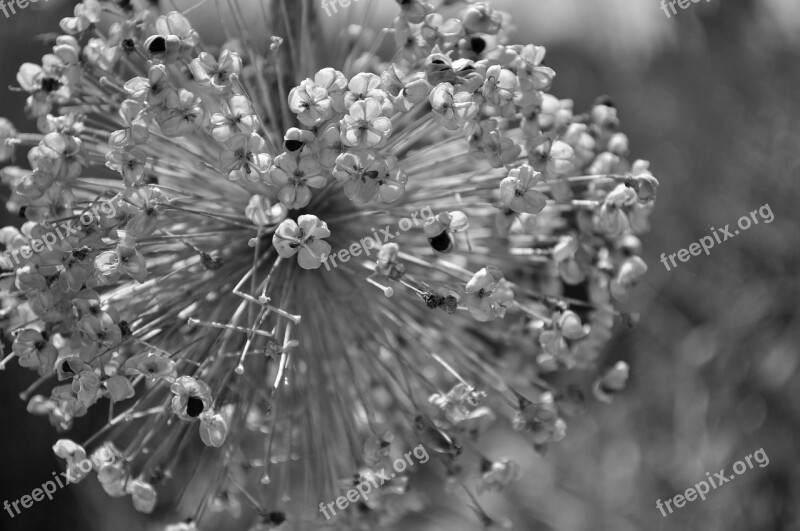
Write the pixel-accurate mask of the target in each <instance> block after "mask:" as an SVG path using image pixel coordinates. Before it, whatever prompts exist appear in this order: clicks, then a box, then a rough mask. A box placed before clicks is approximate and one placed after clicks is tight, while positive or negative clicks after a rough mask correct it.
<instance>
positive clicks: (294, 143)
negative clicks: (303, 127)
mask: <svg viewBox="0 0 800 531" xmlns="http://www.w3.org/2000/svg"><path fill="white" fill-rule="evenodd" d="M283 145H284V146H286V149H287V150H288V151H297V150H298V149H300V148H302V147H303V146H304V145H305V143H303V142H300V141H299V140H287V141H286V142H284V143H283Z"/></svg>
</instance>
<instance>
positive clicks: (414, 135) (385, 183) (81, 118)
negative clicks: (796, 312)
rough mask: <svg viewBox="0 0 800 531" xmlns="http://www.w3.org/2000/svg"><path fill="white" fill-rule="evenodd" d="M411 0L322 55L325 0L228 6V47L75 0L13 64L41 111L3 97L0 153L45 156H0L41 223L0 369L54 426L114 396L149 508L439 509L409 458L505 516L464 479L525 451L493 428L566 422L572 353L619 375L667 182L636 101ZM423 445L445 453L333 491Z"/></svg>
mask: <svg viewBox="0 0 800 531" xmlns="http://www.w3.org/2000/svg"><path fill="white" fill-rule="evenodd" d="M397 3H398V14H397V17H396V19H395V20H394V22H393V23H392V25H391V28H389V29H388V30H387V31H384V32H380V33H379V34H373V37H374V38H373V37H369V38H367V37H366V35H368V34H369V31H370V30H368V29H367V28H366V27H361V26H358V25H356V26H353V27H351V28H350V29H348V31H346V32H344V33H343V34H342V39H344V41H345V42H340V43H338V44H337V45H335V46H328V45H325V44H323V43H322V42H319V39H320V37H319V36H320V35H321V34H322V32H321V31H320V30H319V28H318V25H319V23H320V22H321V19H318V18H317V14H316V13H315V5H314V3H313V2H311V1H310V0H271V1H270V2H264V3H263V8H264V9H263V15H264V16H263V19H261V20H259V21H255V20H245V16H244V15H243V12H242V10H241V9H239V8H240V7H244V5H245V4H248V6H249V4H250V3H249V2H244V1H243V0H240V1H239V2H238V4H239V6H238V7H237V6H234V8H232V9H227V6H230V4H231V3H225V2H219V4H220V11H219V13H220V16H221V17H222V18H223V25H224V27H225V28H226V29H228V30H229V31H232V32H233V33H234V34H233V35H231V39H230V40H228V41H227V42H226V43H224V44H222V45H214V44H213V39H206V38H203V36H201V35H199V34H198V33H197V32H196V31H195V30H194V29H193V27H192V21H191V18H192V13H186V14H182V13H178V12H171V13H156V12H154V11H151V9H152V7H147V8H146V7H143V4H144V2H141V3H140V2H129V3H128V2H121V3H116V2H100V1H99V0H85V1H84V2H82V3H80V4H78V5H77V6H76V8H75V10H74V16H71V17H68V18H66V19H64V20H63V21H62V22H61V25H60V27H61V30H62V31H63V32H64V33H65V34H66V35H62V36H60V37H58V38H57V39H56V40H55V44H54V47H53V53H51V54H48V55H46V56H45V57H43V59H42V64H41V65H36V64H32V63H26V64H23V65H21V67H20V70H19V74H18V76H17V81H18V84H19V88H20V89H21V90H22V91H23V92H25V93H26V94H27V96H26V98H27V99H26V101H25V108H26V111H27V112H28V113H29V115H30V116H31V117H32V118H34V119H35V120H36V123H35V128H36V129H37V130H38V131H37V132H32V133H20V132H18V130H17V128H16V127H15V125H12V124H11V123H10V122H8V121H7V120H5V119H2V118H0V162H5V161H8V160H12V161H13V162H14V163H16V162H15V161H16V160H17V159H18V158H22V157H23V151H24V149H27V160H28V162H29V163H30V167H31V168H30V169H24V168H21V167H17V166H8V167H5V168H3V169H2V170H0V177H2V180H3V182H4V183H6V184H7V185H8V186H9V187H10V188H11V190H12V194H11V196H10V197H9V198H8V201H7V207H8V208H9V209H10V210H11V211H13V212H14V213H19V214H20V215H21V216H23V217H24V219H25V222H24V224H23V226H22V227H21V228H20V229H17V228H13V227H6V228H4V229H1V230H0V243H2V245H3V249H4V251H6V252H5V254H4V255H3V260H2V264H1V265H2V267H3V271H4V274H3V275H2V277H3V280H2V289H3V291H2V304H3V312H2V316H3V317H2V319H3V322H2V327H3V329H4V330H5V331H6V332H7V333H8V334H10V336H9V337H10V338H11V340H12V348H11V352H10V353H8V354H7V355H6V357H5V358H4V359H3V360H2V362H0V368H2V367H3V366H5V365H6V364H8V363H11V362H14V363H19V364H20V365H21V366H23V367H26V368H29V369H31V370H32V371H34V372H36V373H37V377H38V380H36V382H35V384H33V385H32V386H31V388H30V389H29V390H28V391H27V392H26V393H25V394H24V396H25V397H26V398H30V402H29V404H28V410H29V411H30V412H31V413H33V414H36V415H44V416H47V417H49V419H50V421H51V423H52V424H53V425H54V426H56V427H57V428H58V429H59V430H68V429H70V428H71V427H72V426H73V425H74V424H75V423H76V422H81V417H83V416H85V415H87V413H88V412H89V411H90V410H91V411H99V414H100V415H104V414H105V410H106V409H110V411H111V412H112V415H111V416H110V418H109V421H108V424H107V425H106V426H105V427H104V428H103V429H102V430H101V431H100V433H98V434H97V436H96V437H92V438H91V439H90V441H89V442H87V443H86V444H87V450H90V451H91V448H89V445H95V444H97V445H102V444H113V443H114V442H116V443H117V446H118V447H119V448H124V450H120V451H119V452H118V454H119V459H118V460H117V461H115V462H114V463H106V464H103V465H102V466H101V467H99V469H98V470H97V477H98V480H99V481H100V483H101V485H102V487H103V489H104V490H105V491H106V492H107V493H108V494H109V495H110V496H130V498H131V501H132V504H133V506H134V507H135V508H136V509H138V510H139V511H141V512H144V513H151V512H155V513H156V514H162V513H163V511H161V510H160V509H159V510H158V511H156V508H157V507H159V504H165V503H166V502H165V501H164V500H168V499H175V500H179V501H177V502H176V503H175V506H174V507H172V510H173V513H172V514H173V516H174V519H173V520H172V521H171V525H170V526H169V527H167V529H173V530H179V529H183V530H191V529H201V528H205V529H217V528H220V526H221V525H223V523H222V522H224V521H225V518H226V517H225V516H224V515H218V514H216V513H218V512H221V511H225V512H227V513H229V514H231V515H237V517H238V515H240V514H241V515H245V514H247V515H248V517H250V518H252V521H253V527H252V529H254V530H255V529H285V528H292V529H304V530H305V529H317V528H319V529H330V525H332V524H333V525H337V526H341V529H358V530H367V529H370V530H371V529H377V528H379V527H380V526H383V525H385V524H388V523H391V522H394V521H397V520H399V519H401V518H403V517H404V516H405V515H406V514H408V513H409V512H414V511H420V510H423V509H424V507H425V503H426V500H427V499H428V498H429V497H428V496H426V495H424V493H423V491H422V487H421V485H420V484H419V482H418V481H417V480H416V478H415V477H414V475H415V474H414V473H415V472H416V470H418V469H420V468H421V467H422V466H426V467H430V468H431V470H432V471H435V470H434V469H436V470H438V472H439V473H440V475H441V477H443V478H447V481H443V484H456V485H459V486H463V488H464V489H465V491H466V494H467V496H468V497H469V505H470V507H471V508H472V509H473V511H474V512H475V514H476V516H477V518H478V519H479V521H480V523H481V524H482V525H483V526H484V527H485V528H486V529H510V528H511V524H510V522H508V521H507V520H506V519H500V518H495V517H491V516H489V515H488V514H487V513H486V512H485V511H484V510H483V509H482V508H481V506H480V503H479V502H478V500H477V498H476V497H475V496H474V494H473V491H474V490H479V491H482V490H497V489H500V488H502V487H504V486H506V485H507V484H508V483H510V482H512V481H513V480H515V479H516V478H517V476H518V473H519V467H518V466H517V465H516V464H515V463H513V462H511V461H509V460H507V459H505V458H503V457H502V456H498V455H484V453H483V452H484V451H486V452H491V448H489V450H486V446H485V445H479V444H477V439H479V438H480V437H481V436H482V434H483V433H484V432H485V431H486V430H488V429H490V428H491V426H492V425H494V424H496V423H500V422H502V423H505V424H509V423H510V424H511V425H512V426H513V427H514V428H515V429H516V430H518V431H519V432H520V436H524V437H527V438H528V439H529V440H530V442H531V444H532V445H533V447H534V448H536V449H537V450H539V451H544V450H545V449H546V448H547V446H548V445H549V444H551V443H553V442H556V441H558V440H560V439H561V438H563V437H564V435H565V430H566V420H565V419H564V417H565V416H567V414H568V411H567V409H568V408H564V407H563V406H564V404H563V402H562V401H563V397H564V396H565V392H564V390H563V389H561V388H560V385H561V384H559V383H557V382H559V381H560V380H559V379H558V378H550V377H549V376H551V375H552V373H553V372H557V371H561V370H564V369H571V370H583V371H590V372H593V373H594V376H595V378H594V381H596V382H599V383H596V385H595V387H594V391H595V394H596V395H597V397H598V398H599V399H600V400H604V401H606V400H608V399H609V398H610V395H611V394H612V393H616V392H618V391H620V390H621V389H622V387H623V385H624V381H625V379H626V378H627V365H624V364H623V365H615V366H614V368H612V369H611V370H610V371H601V369H600V368H599V367H598V365H599V364H598V363H597V361H598V357H599V355H600V352H601V349H602V348H603V346H604V345H605V344H606V343H607V342H608V340H609V338H610V337H611V328H612V326H613V325H614V320H615V317H618V316H620V315H621V314H620V311H619V310H617V309H616V308H615V304H616V302H615V301H617V300H624V299H625V298H626V297H627V296H628V294H629V292H630V290H631V289H632V288H633V287H634V285H635V284H636V283H637V282H638V281H639V280H640V279H641V277H642V276H643V275H644V273H645V272H646V269H647V266H646V264H645V263H644V261H642V259H641V258H640V257H639V256H637V255H638V253H639V252H640V250H641V242H640V241H639V239H638V238H637V235H638V234H640V233H641V232H642V231H644V230H645V229H646V227H647V216H648V214H649V212H650V211H651V209H652V207H653V201H654V198H655V195H656V191H657V188H658V181H657V180H656V179H655V177H653V175H652V173H651V172H650V170H649V167H648V164H647V162H645V161H637V162H636V163H635V164H631V162H630V161H629V160H628V158H627V157H628V153H627V151H628V142H627V137H625V136H624V134H622V133H620V132H619V117H618V114H619V115H622V114H624V106H623V107H622V108H621V109H620V111H619V113H618V111H617V109H616V108H615V107H614V106H613V105H611V104H610V102H609V101H606V100H602V101H599V102H598V103H597V104H596V105H595V106H593V107H592V108H591V109H587V110H586V112H585V113H583V114H579V113H577V112H576V113H574V112H573V103H572V102H571V101H570V100H561V99H559V98H557V97H556V96H554V95H553V94H550V93H549V92H547V91H549V90H550V88H551V86H554V84H555V83H556V81H557V79H556V78H555V71H554V70H552V69H550V68H549V67H547V66H544V65H543V64H542V62H543V59H544V57H545V53H546V50H545V49H544V48H543V47H541V46H536V45H534V44H517V43H514V41H513V35H512V34H511V31H510V28H509V27H508V23H507V21H508V20H509V17H508V15H506V14H504V13H501V12H499V11H497V10H495V9H494V8H493V7H492V6H491V4H490V3H489V2H466V1H459V0H448V1H446V2H443V3H440V4H441V5H440V6H439V8H434V7H433V5H432V4H431V3H428V2H425V1H422V0H403V1H400V0H398V2H397ZM232 4H237V2H236V1H234V2H233V3H232ZM121 5H122V6H124V7H120V6H121ZM148 5H149V4H148ZM224 6H225V7H224ZM259 7H262V3H259ZM106 17H108V20H106ZM323 19H324V17H323ZM258 24H260V27H258V29H257V30H255V29H253V28H254V26H257V25H258ZM231 28H235V30H232V29H231ZM362 32H363V33H364V35H365V37H363V38H362V37H361V33H362ZM387 41H388V43H387ZM392 41H393V43H392ZM386 44H389V45H391V44H394V47H395V50H394V52H393V53H389V54H387V55H379V54H377V53H376V50H382V49H386V48H387V46H382V45H386ZM16 125H19V124H16ZM22 160H25V159H24V158H22ZM323 266H324V267H323ZM622 317H625V316H624V315H622ZM604 365H605V364H604ZM591 380H592V378H589V379H588V380H587V381H591ZM34 390H37V392H41V393H42V394H37V395H32V396H31V393H32V392H33V391H34ZM587 391H588V390H587ZM585 394H586V395H587V396H589V395H591V393H589V392H587V393H585ZM412 447H415V448H420V449H425V452H426V453H425V457H426V461H425V462H426V463H427V456H428V453H427V452H431V454H432V455H435V456H437V457H438V459H434V460H431V464H429V465H428V464H426V465H422V464H420V465H419V466H417V467H416V468H414V469H409V470H406V471H405V472H403V473H402V474H400V476H401V477H398V478H395V479H394V481H393V483H392V485H391V486H390V487H388V488H384V489H382V490H379V491H378V492H374V493H373V494H374V496H373V497H372V498H370V499H369V500H365V501H364V503H360V504H358V507H357V508H353V509H351V510H346V511H341V512H339V513H338V514H337V515H336V516H335V518H336V521H335V524H334V522H326V520H325V519H324V518H323V517H322V515H320V514H319V511H318V509H317V507H318V504H319V503H320V502H321V501H327V500H335V499H336V498H337V497H338V496H340V495H342V494H343V493H344V490H343V489H344V488H345V487H343V484H347V485H350V487H348V488H352V484H353V483H352V481H353V478H354V477H358V478H373V479H375V478H377V477H379V474H380V473H381V468H382V467H384V466H386V465H387V463H388V462H390V460H391V459H392V458H394V457H397V456H399V455H402V453H403V452H404V451H405V450H406V449H408V448H412ZM198 448H205V449H204V450H203V452H202V453H200V452H198V451H197V450H198ZM479 448H482V449H483V450H481V449H479ZM54 450H55V452H56V453H57V455H59V456H61V457H63V458H64V459H66V461H67V464H68V466H70V467H73V468H74V466H75V463H76V460H77V459H80V458H83V457H85V455H86V450H84V448H83V446H81V445H78V444H77V443H73V442H72V441H69V440H67V439H62V440H61V441H59V442H58V443H57V444H56V446H55V447H54ZM420 463H422V461H420ZM470 465H474V466H470ZM165 490H167V491H169V490H175V491H179V492H181V493H182V495H181V496H180V497H176V496H161V493H162V492H163V491H165ZM160 500H161V501H160ZM180 521H183V523H177V522H180Z"/></svg>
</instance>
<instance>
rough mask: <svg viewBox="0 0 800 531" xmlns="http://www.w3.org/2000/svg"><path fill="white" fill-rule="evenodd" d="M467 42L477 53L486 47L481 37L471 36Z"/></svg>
mask: <svg viewBox="0 0 800 531" xmlns="http://www.w3.org/2000/svg"><path fill="white" fill-rule="evenodd" d="M469 44H470V46H472V51H473V52H475V53H477V54H479V53H481V52H482V51H483V50H485V49H486V41H485V40H483V38H482V37H472V39H471V40H470V43H469Z"/></svg>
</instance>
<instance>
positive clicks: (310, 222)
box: [272, 214, 331, 269]
mask: <svg viewBox="0 0 800 531" xmlns="http://www.w3.org/2000/svg"><path fill="white" fill-rule="evenodd" d="M330 235H331V231H329V230H328V225H326V224H325V222H324V221H322V220H320V219H319V218H318V217H317V216H313V215H310V214H304V215H302V216H300V217H299V218H297V222H295V221H294V220H291V219H286V220H284V221H282V222H281V224H280V225H279V226H278V230H276V231H275V236H273V238H272V245H274V246H275V249H276V250H277V251H278V254H279V255H281V257H283V258H290V257H292V256H294V255H295V254H297V263H298V264H299V265H300V267H302V268H303V269H317V268H318V267H319V266H320V265H321V264H322V262H323V261H324V260H325V257H327V256H328V254H330V252H331V246H330V244H329V243H328V242H326V241H323V238H327V237H328V236H330Z"/></svg>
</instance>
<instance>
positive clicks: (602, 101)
mask: <svg viewBox="0 0 800 531" xmlns="http://www.w3.org/2000/svg"><path fill="white" fill-rule="evenodd" d="M594 104H595V105H605V106H606V107H613V106H614V101H613V100H612V99H611V98H610V97H609V96H607V95H603V96H598V98H597V99H596V100H594Z"/></svg>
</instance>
